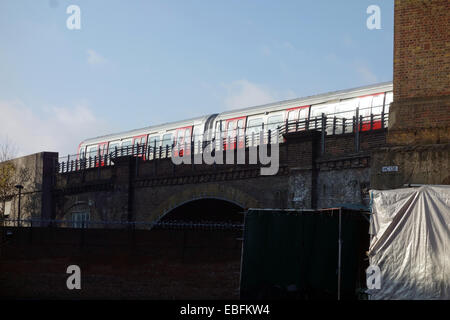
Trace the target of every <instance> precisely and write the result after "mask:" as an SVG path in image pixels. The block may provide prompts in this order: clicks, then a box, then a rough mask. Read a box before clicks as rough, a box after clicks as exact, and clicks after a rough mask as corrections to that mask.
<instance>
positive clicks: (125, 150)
mask: <svg viewBox="0 0 450 320" xmlns="http://www.w3.org/2000/svg"><path fill="white" fill-rule="evenodd" d="M130 146H131V140H127V141H123V142H122V152H123V154H126V155H128V154H131V150H130Z"/></svg>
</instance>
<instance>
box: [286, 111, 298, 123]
mask: <svg viewBox="0 0 450 320" xmlns="http://www.w3.org/2000/svg"><path fill="white" fill-rule="evenodd" d="M297 115H298V110H291V111H289V113H288V121H289V122H294V121H295V120H297Z"/></svg>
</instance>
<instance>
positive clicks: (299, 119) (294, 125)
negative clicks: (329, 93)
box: [286, 106, 309, 132]
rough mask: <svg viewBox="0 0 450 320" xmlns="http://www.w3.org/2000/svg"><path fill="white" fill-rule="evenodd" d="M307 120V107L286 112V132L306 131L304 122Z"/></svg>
mask: <svg viewBox="0 0 450 320" xmlns="http://www.w3.org/2000/svg"><path fill="white" fill-rule="evenodd" d="M308 118H309V106H302V107H295V108H291V109H288V110H287V115H286V120H287V122H288V128H286V131H287V132H295V131H298V130H305V129H306V120H308Z"/></svg>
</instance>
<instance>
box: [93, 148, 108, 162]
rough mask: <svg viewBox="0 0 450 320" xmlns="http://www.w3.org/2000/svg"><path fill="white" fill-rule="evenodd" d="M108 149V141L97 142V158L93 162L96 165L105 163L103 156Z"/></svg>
mask: <svg viewBox="0 0 450 320" xmlns="http://www.w3.org/2000/svg"><path fill="white" fill-rule="evenodd" d="M107 151H108V142H102V143H99V144H98V159H97V163H96V164H95V165H96V166H97V167H98V166H101V167H103V166H104V165H105V156H106V153H107Z"/></svg>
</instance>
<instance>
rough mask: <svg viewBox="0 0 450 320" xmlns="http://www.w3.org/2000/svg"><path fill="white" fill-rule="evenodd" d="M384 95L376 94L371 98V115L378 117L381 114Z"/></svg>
mask: <svg viewBox="0 0 450 320" xmlns="http://www.w3.org/2000/svg"><path fill="white" fill-rule="evenodd" d="M383 102H384V94H378V95H376V96H374V97H373V100H372V110H371V113H372V114H374V115H379V114H381V113H382V112H383Z"/></svg>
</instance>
